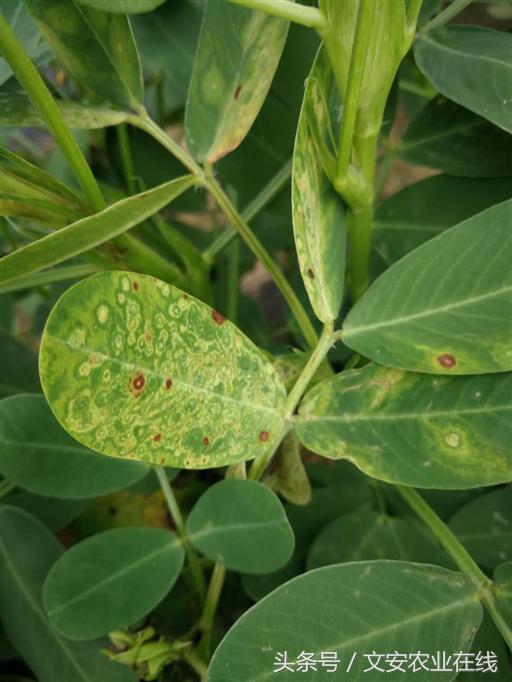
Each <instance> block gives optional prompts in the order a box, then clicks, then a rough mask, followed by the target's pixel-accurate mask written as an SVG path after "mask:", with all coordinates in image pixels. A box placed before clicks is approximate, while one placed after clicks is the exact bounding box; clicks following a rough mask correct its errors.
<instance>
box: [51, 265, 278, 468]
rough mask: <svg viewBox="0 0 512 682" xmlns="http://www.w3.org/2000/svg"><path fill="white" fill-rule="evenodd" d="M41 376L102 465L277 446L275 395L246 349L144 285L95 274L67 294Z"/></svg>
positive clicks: (218, 321) (203, 457)
mask: <svg viewBox="0 0 512 682" xmlns="http://www.w3.org/2000/svg"><path fill="white" fill-rule="evenodd" d="M40 371H41V377H42V383H43V387H44V391H45V393H46V396H47V398H48V402H49V403H50V406H51V407H52V410H53V411H54V413H55V415H56V417H57V419H58V420H59V421H60V422H61V424H62V425H63V426H64V428H66V429H67V430H68V431H69V432H70V433H71V435H72V436H73V437H74V438H76V439H77V440H78V441H79V442H81V443H83V444H84V445H86V446H88V447H91V448H93V449H95V450H98V451H99V452H102V453H104V454H107V455H113V456H119V457H128V458H133V459H140V460H142V461H144V462H148V463H156V464H166V465H170V466H177V467H185V468H191V469H202V468H208V467H218V466H223V465H225V464H231V463H233V462H237V461H242V460H247V459H251V458H253V457H256V456H257V455H259V454H263V453H265V452H266V451H267V449H269V448H271V447H275V445H274V444H276V442H277V440H278V439H279V438H280V437H281V433H282V429H283V425H284V418H283V412H284V402H285V391H284V387H283V385H282V384H281V381H280V380H279V377H278V375H277V373H276V371H275V370H274V368H273V367H272V365H271V364H270V363H269V362H267V361H266V360H265V358H264V357H263V355H262V354H261V353H260V351H259V350H258V349H257V348H256V347H255V346H254V345H253V344H252V342H251V341H249V339H247V338H246V337H245V336H244V335H243V334H242V333H241V332H239V331H238V329H237V328H236V327H235V326H233V325H232V324H231V323H230V322H228V321H226V320H224V318H223V317H222V315H220V314H219V313H218V312H217V311H215V310H212V309H211V308H210V307H209V306H207V305H205V304H204V303H201V302H200V301H198V300H196V299H194V298H192V297H190V296H188V295H187V294H185V293H183V292H182V291H180V290H179V289H175V288H174V287H171V286H169V285H167V284H164V283H163V282H160V281H158V280H156V279H154V278H152V277H148V276H146V275H136V274H132V273H122V272H107V273H100V274H97V275H93V276H92V277H89V278H88V279H87V280H84V281H82V282H80V283H78V284H76V285H75V286H73V287H72V288H71V289H68V291H67V292H66V293H65V294H64V295H63V296H62V298H61V299H60V300H59V302H58V303H57V305H56V306H55V308H54V309H53V311H52V312H51V314H50V317H49V318H48V322H47V324H46V329H45V333H44V337H43V341H42V344H41V357H40Z"/></svg>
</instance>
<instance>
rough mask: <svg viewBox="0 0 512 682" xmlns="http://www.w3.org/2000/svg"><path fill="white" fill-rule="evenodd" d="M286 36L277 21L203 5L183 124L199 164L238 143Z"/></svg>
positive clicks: (224, 4) (224, 5) (223, 4)
mask: <svg viewBox="0 0 512 682" xmlns="http://www.w3.org/2000/svg"><path fill="white" fill-rule="evenodd" d="M287 33H288V22H287V21H284V20H283V19H280V18H277V17H272V16H269V15H268V14H265V13H263V12H253V11H251V10H248V9H245V8H243V7H238V6H236V5H233V4H231V3H230V2H229V1H228V0H218V1H217V2H209V3H208V4H207V6H206V11H205V15H204V18H203V24H202V28H201V36H200V39H199V45H198V48H197V53H196V58H195V61H194V69H193V72H192V81H191V83H190V89H189V93H188V100H187V110H186V119H185V125H186V130H187V139H188V143H189V147H190V149H191V150H192V152H193V154H194V156H195V157H196V158H197V159H198V160H199V161H204V160H207V161H211V162H214V161H216V160H218V159H220V158H221V157H222V156H225V155H226V154H228V153H229V152H230V151H231V150H233V149H235V148H236V147H237V146H238V145H239V144H240V142H241V141H242V140H243V139H244V137H245V136H246V134H247V132H248V130H249V128H250V127H251V125H252V124H253V122H254V119H255V118H256V116H257V114H258V112H259V110H260V108H261V106H262V104H263V102H264V100H265V97H266V95H267V93H268V90H269V88H270V84H271V81H272V78H273V76H274V73H275V70H276V68H277V65H278V62H279V59H280V57H281V53H282V51H283V48H284V44H285V41H286V36H287ZM219 36H222V39H221V40H219Z"/></svg>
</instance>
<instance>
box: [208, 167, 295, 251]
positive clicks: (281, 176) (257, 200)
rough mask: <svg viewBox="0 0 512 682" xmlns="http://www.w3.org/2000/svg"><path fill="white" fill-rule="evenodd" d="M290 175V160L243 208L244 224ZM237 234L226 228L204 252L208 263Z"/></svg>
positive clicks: (260, 208) (268, 200)
mask: <svg viewBox="0 0 512 682" xmlns="http://www.w3.org/2000/svg"><path fill="white" fill-rule="evenodd" d="M291 174H292V161H291V159H290V160H289V161H287V162H286V163H285V165H284V166H283V167H282V168H281V169H280V170H279V171H278V172H277V173H276V174H275V175H274V176H273V177H272V178H271V179H270V181H269V182H268V183H267V184H266V185H265V187H264V188H263V189H262V190H261V192H259V193H258V194H257V195H256V196H255V197H254V199H253V200H252V201H251V202H250V203H249V204H248V205H247V206H246V207H245V208H244V210H243V211H242V213H241V216H242V218H243V220H245V222H246V223H248V222H249V221H251V220H252V219H253V218H254V217H255V216H256V215H257V214H258V213H259V212H260V211H261V210H262V209H264V208H265V206H267V204H269V203H270V202H271V201H272V199H274V198H275V197H276V196H277V194H279V192H280V191H281V190H282V189H283V187H284V186H285V185H286V183H287V182H288V180H289V179H290V176H291ZM237 234H238V232H237V231H236V230H235V229H234V228H233V227H227V228H226V229H225V230H223V232H222V233H221V234H220V235H219V236H218V237H217V238H216V239H215V240H214V241H213V242H212V243H211V244H210V246H209V247H208V248H207V249H206V250H205V251H204V253H203V256H204V257H205V259H206V260H207V261H209V262H213V261H214V260H215V258H216V257H217V256H218V254H219V253H220V252H221V251H223V249H224V248H225V247H226V246H227V245H228V244H229V243H230V242H231V241H232V240H233V239H234V238H235V237H236V236H237Z"/></svg>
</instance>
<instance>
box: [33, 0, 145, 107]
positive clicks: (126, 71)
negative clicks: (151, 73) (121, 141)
mask: <svg viewBox="0 0 512 682" xmlns="http://www.w3.org/2000/svg"><path fill="white" fill-rule="evenodd" d="M25 2H26V4H27V6H28V8H29V10H30V12H31V13H32V16H33V17H34V18H35V19H36V21H37V24H38V27H39V29H40V31H41V32H42V34H43V35H44V36H45V38H46V40H47V41H48V43H49V44H50V45H51V47H52V49H53V50H54V52H55V54H56V55H57V57H58V59H59V61H60V63H61V64H62V65H63V66H64V67H65V68H66V69H67V70H68V71H69V73H70V74H71V75H72V76H73V78H75V79H76V80H77V81H78V82H79V83H81V84H82V85H85V86H86V87H87V88H89V89H90V90H92V91H93V92H94V93H95V94H97V95H98V96H99V97H101V98H102V99H104V100H105V101H107V102H112V104H115V105H117V106H120V107H122V108H125V107H128V108H131V107H136V106H138V105H139V104H140V102H141V101H142V98H143V94H144V92H143V86H142V75H141V68H140V62H139V55H138V53H137V48H136V46H135V42H134V40H133V35H132V31H131V27H130V24H129V22H128V19H127V18H126V17H125V16H124V15H122V14H107V13H106V12H102V11H100V10H97V9H91V8H90V7H85V6H83V5H80V4H78V2H77V1H76V0H25Z"/></svg>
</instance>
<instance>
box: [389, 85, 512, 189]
mask: <svg viewBox="0 0 512 682" xmlns="http://www.w3.org/2000/svg"><path fill="white" fill-rule="evenodd" d="M396 151H397V153H398V156H399V157H400V158H401V159H404V160H405V161H408V162H409V163H414V164H419V165H420V166H430V167H431V168H437V169H438V170H441V171H443V172H444V173H449V174H450V175H457V176H462V177H470V178H471V177H475V178H482V177H490V178H493V177H503V176H510V175H512V141H511V139H510V136H509V135H508V134H507V133H506V132H505V131H503V130H502V129H501V128H498V127H496V126H495V125H492V124H491V123H489V121H487V120H486V119H484V118H480V116H477V115H476V114H474V113H473V112H471V111H469V110H468V109H464V108H463V107H460V106H458V105H457V104H455V103H454V102H451V101H450V100H448V99H445V98H444V97H436V98H435V99H433V100H432V101H431V102H429V103H428V104H426V105H425V106H424V107H423V108H422V109H421V110H420V112H419V114H418V115H417V116H416V117H415V118H414V119H413V120H412V122H411V123H410V124H409V126H408V127H407V130H406V131H405V134H404V136H403V137H402V140H401V141H400V144H399V145H398V147H397V148H396Z"/></svg>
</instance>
